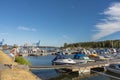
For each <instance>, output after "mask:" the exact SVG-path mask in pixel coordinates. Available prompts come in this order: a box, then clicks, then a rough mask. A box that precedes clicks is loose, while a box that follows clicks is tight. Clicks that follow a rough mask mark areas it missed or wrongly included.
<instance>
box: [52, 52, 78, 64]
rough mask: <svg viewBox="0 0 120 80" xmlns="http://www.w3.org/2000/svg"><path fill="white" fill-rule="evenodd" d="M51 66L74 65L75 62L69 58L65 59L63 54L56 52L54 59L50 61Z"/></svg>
mask: <svg viewBox="0 0 120 80" xmlns="http://www.w3.org/2000/svg"><path fill="white" fill-rule="evenodd" d="M52 64H55V65H63V64H76V62H75V61H74V60H72V59H71V58H67V57H65V55H63V53H61V52H58V53H57V55H56V57H55V58H54V59H53V60H52Z"/></svg>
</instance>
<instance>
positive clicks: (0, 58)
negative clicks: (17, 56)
mask: <svg viewBox="0 0 120 80" xmlns="http://www.w3.org/2000/svg"><path fill="white" fill-rule="evenodd" d="M12 63H13V62H12V58H10V57H9V56H8V55H7V54H6V53H5V52H3V51H1V50H0V64H1V65H0V67H1V69H0V80H42V79H41V78H39V77H37V76H36V75H35V74H33V73H32V72H31V71H30V70H29V68H28V69H27V70H26V69H23V68H20V67H17V66H19V65H18V63H16V62H14V65H15V66H16V67H14V68H13V69H11V67H10V66H8V65H10V64H12ZM6 64H8V65H6Z"/></svg>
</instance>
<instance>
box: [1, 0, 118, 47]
mask: <svg viewBox="0 0 120 80" xmlns="http://www.w3.org/2000/svg"><path fill="white" fill-rule="evenodd" d="M119 35H120V0H0V39H1V40H2V39H3V38H4V40H5V42H4V43H6V44H10V45H13V44H18V45H23V44H24V43H35V42H38V41H39V40H40V41H41V43H40V45H41V46H63V44H64V43H76V42H84V41H99V40H109V39H119V38H120V37H119Z"/></svg>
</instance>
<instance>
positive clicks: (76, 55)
mask: <svg viewBox="0 0 120 80" xmlns="http://www.w3.org/2000/svg"><path fill="white" fill-rule="evenodd" d="M83 57H85V54H83V53H77V54H75V55H74V59H80V58H83Z"/></svg>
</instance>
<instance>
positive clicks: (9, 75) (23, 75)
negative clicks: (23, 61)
mask: <svg viewBox="0 0 120 80" xmlns="http://www.w3.org/2000/svg"><path fill="white" fill-rule="evenodd" d="M1 80H36V76H35V75H33V74H32V73H31V72H29V71H27V70H23V69H15V68H14V69H13V70H12V69H6V70H4V71H2V72H1Z"/></svg>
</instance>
